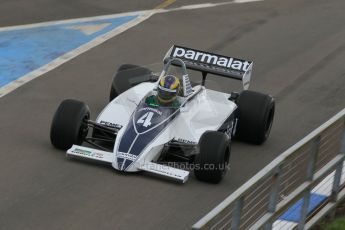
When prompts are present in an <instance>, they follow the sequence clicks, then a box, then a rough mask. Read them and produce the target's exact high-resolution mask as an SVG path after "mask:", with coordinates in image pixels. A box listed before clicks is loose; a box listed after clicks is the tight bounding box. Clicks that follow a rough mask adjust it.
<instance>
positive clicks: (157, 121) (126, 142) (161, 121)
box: [118, 102, 179, 170]
mask: <svg viewBox="0 0 345 230" xmlns="http://www.w3.org/2000/svg"><path fill="white" fill-rule="evenodd" d="M145 108H150V107H147V105H146V103H144V102H142V103H141V104H139V106H138V108H137V109H136V111H135V112H134V113H133V115H132V117H131V118H130V121H129V123H128V125H127V128H126V130H125V132H124V134H123V135H122V137H121V140H120V143H119V148H118V152H124V153H130V154H132V155H135V156H139V155H140V154H141V153H142V152H143V150H144V149H145V148H146V147H147V146H148V145H149V144H150V143H151V142H152V141H153V140H154V139H155V138H156V137H157V136H158V135H159V134H160V133H161V132H162V131H163V130H164V129H165V128H166V127H167V125H168V124H169V123H170V122H171V121H172V120H173V119H174V118H175V117H176V116H177V115H178V114H179V108H165V107H160V108H155V109H156V110H157V111H159V112H161V113H162V114H161V115H158V114H155V115H154V117H153V118H152V121H151V122H152V124H151V125H150V126H148V127H146V128H145V127H142V124H137V121H138V120H139V119H140V118H141V117H142V116H143V115H144V114H145V113H147V112H150V111H151V110H141V109H145ZM133 116H134V117H133ZM136 130H137V131H136ZM118 159H119V158H118ZM132 163H133V161H130V160H126V161H125V162H124V164H125V166H124V167H123V168H122V167H120V164H119V163H118V168H119V169H122V170H126V169H127V168H128V167H129V166H130V165H131V164H132ZM121 166H122V161H121Z"/></svg>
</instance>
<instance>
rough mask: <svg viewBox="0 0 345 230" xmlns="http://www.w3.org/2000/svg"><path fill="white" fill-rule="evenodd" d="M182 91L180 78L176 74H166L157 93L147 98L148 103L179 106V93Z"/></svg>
mask: <svg viewBox="0 0 345 230" xmlns="http://www.w3.org/2000/svg"><path fill="white" fill-rule="evenodd" d="M179 91H180V80H179V79H178V78H177V77H175V76H174V75H166V76H164V77H162V78H161V80H160V81H159V84H158V88H157V95H156V96H155V95H152V96H150V97H148V98H147V100H146V103H147V104H148V105H151V106H155V105H156V106H159V105H162V106H171V107H179V106H180V103H179V101H178V100H177V95H178V93H179Z"/></svg>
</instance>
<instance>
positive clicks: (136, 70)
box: [109, 64, 152, 101]
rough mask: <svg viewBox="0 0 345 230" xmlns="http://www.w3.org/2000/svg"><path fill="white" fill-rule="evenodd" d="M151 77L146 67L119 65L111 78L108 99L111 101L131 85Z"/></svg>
mask: <svg viewBox="0 0 345 230" xmlns="http://www.w3.org/2000/svg"><path fill="white" fill-rule="evenodd" d="M151 79H152V71H151V70H149V69H147V68H144V67H141V66H137V65H131V64H125V65H121V66H120V68H119V69H118V70H117V72H116V74H115V76H114V78H113V82H112V84H111V89H110V96H109V101H112V100H113V99H114V98H115V97H117V96H118V95H120V94H121V93H123V92H125V91H126V90H128V89H129V88H131V87H132V86H134V85H136V84H139V83H141V82H145V81H150V80H151Z"/></svg>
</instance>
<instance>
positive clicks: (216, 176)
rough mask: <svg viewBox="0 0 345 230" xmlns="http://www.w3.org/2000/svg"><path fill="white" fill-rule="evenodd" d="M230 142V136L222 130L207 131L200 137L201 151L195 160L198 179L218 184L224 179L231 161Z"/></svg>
mask: <svg viewBox="0 0 345 230" xmlns="http://www.w3.org/2000/svg"><path fill="white" fill-rule="evenodd" d="M230 144H231V140H230V138H229V137H228V136H227V135H226V134H225V133H222V132H217V131H207V132H205V133H204V134H203V135H202V136H201V137H200V140H199V149H200V152H199V154H197V155H196V156H195V161H194V162H195V168H194V174H195V176H196V178H197V179H198V180H201V181H205V182H209V183H214V184H217V183H219V182H220V181H221V180H222V179H223V177H224V175H225V173H226V171H227V167H228V165H229V162H230V151H231V147H230Z"/></svg>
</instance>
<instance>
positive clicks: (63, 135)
mask: <svg viewBox="0 0 345 230" xmlns="http://www.w3.org/2000/svg"><path fill="white" fill-rule="evenodd" d="M163 63H164V66H163V70H162V72H161V73H160V74H159V75H157V74H154V73H153V72H152V71H151V70H150V69H148V68H145V67H140V66H135V65H129V64H126V65H122V66H121V67H120V68H119V69H118V71H117V73H116V74H115V76H114V79H113V82H112V84H111V89H110V102H109V104H108V105H107V106H106V107H105V108H104V109H103V111H101V113H100V114H99V115H98V117H97V118H96V120H95V121H92V120H91V119H90V111H89V108H88V106H87V105H86V104H85V103H83V102H80V101H76V100H71V99H68V100H65V101H63V102H62V103H61V104H60V106H59V107H58V109H57V111H56V113H55V115H54V118H53V121H52V124H51V130H50V139H51V143H52V144H53V146H55V147H56V148H58V149H62V150H65V151H67V156H70V157H79V158H84V159H90V160H95V161H100V162H105V163H108V164H111V165H112V167H113V168H114V169H116V170H119V171H125V172H136V171H147V172H150V173H152V174H154V175H158V176H162V177H166V178H170V179H173V180H177V181H179V182H182V183H184V182H186V181H187V179H188V177H189V175H190V171H194V175H195V177H196V178H197V179H199V180H201V181H205V182H209V183H219V182H220V181H221V180H222V179H223V178H224V176H225V174H226V172H227V171H228V170H229V168H230V164H231V161H230V151H231V142H232V140H238V141H245V142H248V143H252V144H262V143H264V142H265V141H266V140H267V138H268V136H269V134H270V130H271V127H272V123H273V117H274V110H275V102H274V99H273V98H272V97H271V96H269V95H266V94H262V93H258V92H254V91H249V90H248V87H249V83H250V77H251V72H252V67H253V62H251V61H246V60H241V59H238V58H233V57H227V56H224V55H218V54H213V53H207V52H203V51H199V50H195V49H190V48H186V47H181V46H173V47H171V49H169V51H168V52H167V54H166V55H165V57H164V60H163ZM172 66H174V68H177V69H178V70H179V71H178V72H179V73H177V74H176V73H175V74H171V72H172V71H171V67H172ZM189 70H194V72H195V71H196V72H200V77H201V83H200V84H197V83H195V82H191V81H190V78H189V77H190V76H189ZM208 74H213V75H218V76H221V77H225V78H229V79H235V80H240V81H242V83H243V90H242V91H241V92H219V91H214V90H211V89H207V88H206V85H205V82H206V78H207V75H208ZM171 162H174V164H170V163H171ZM172 165H173V166H174V167H172ZM179 166H181V167H179ZM182 166H184V167H182ZM187 166H189V167H187ZM188 169H189V170H188Z"/></svg>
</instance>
